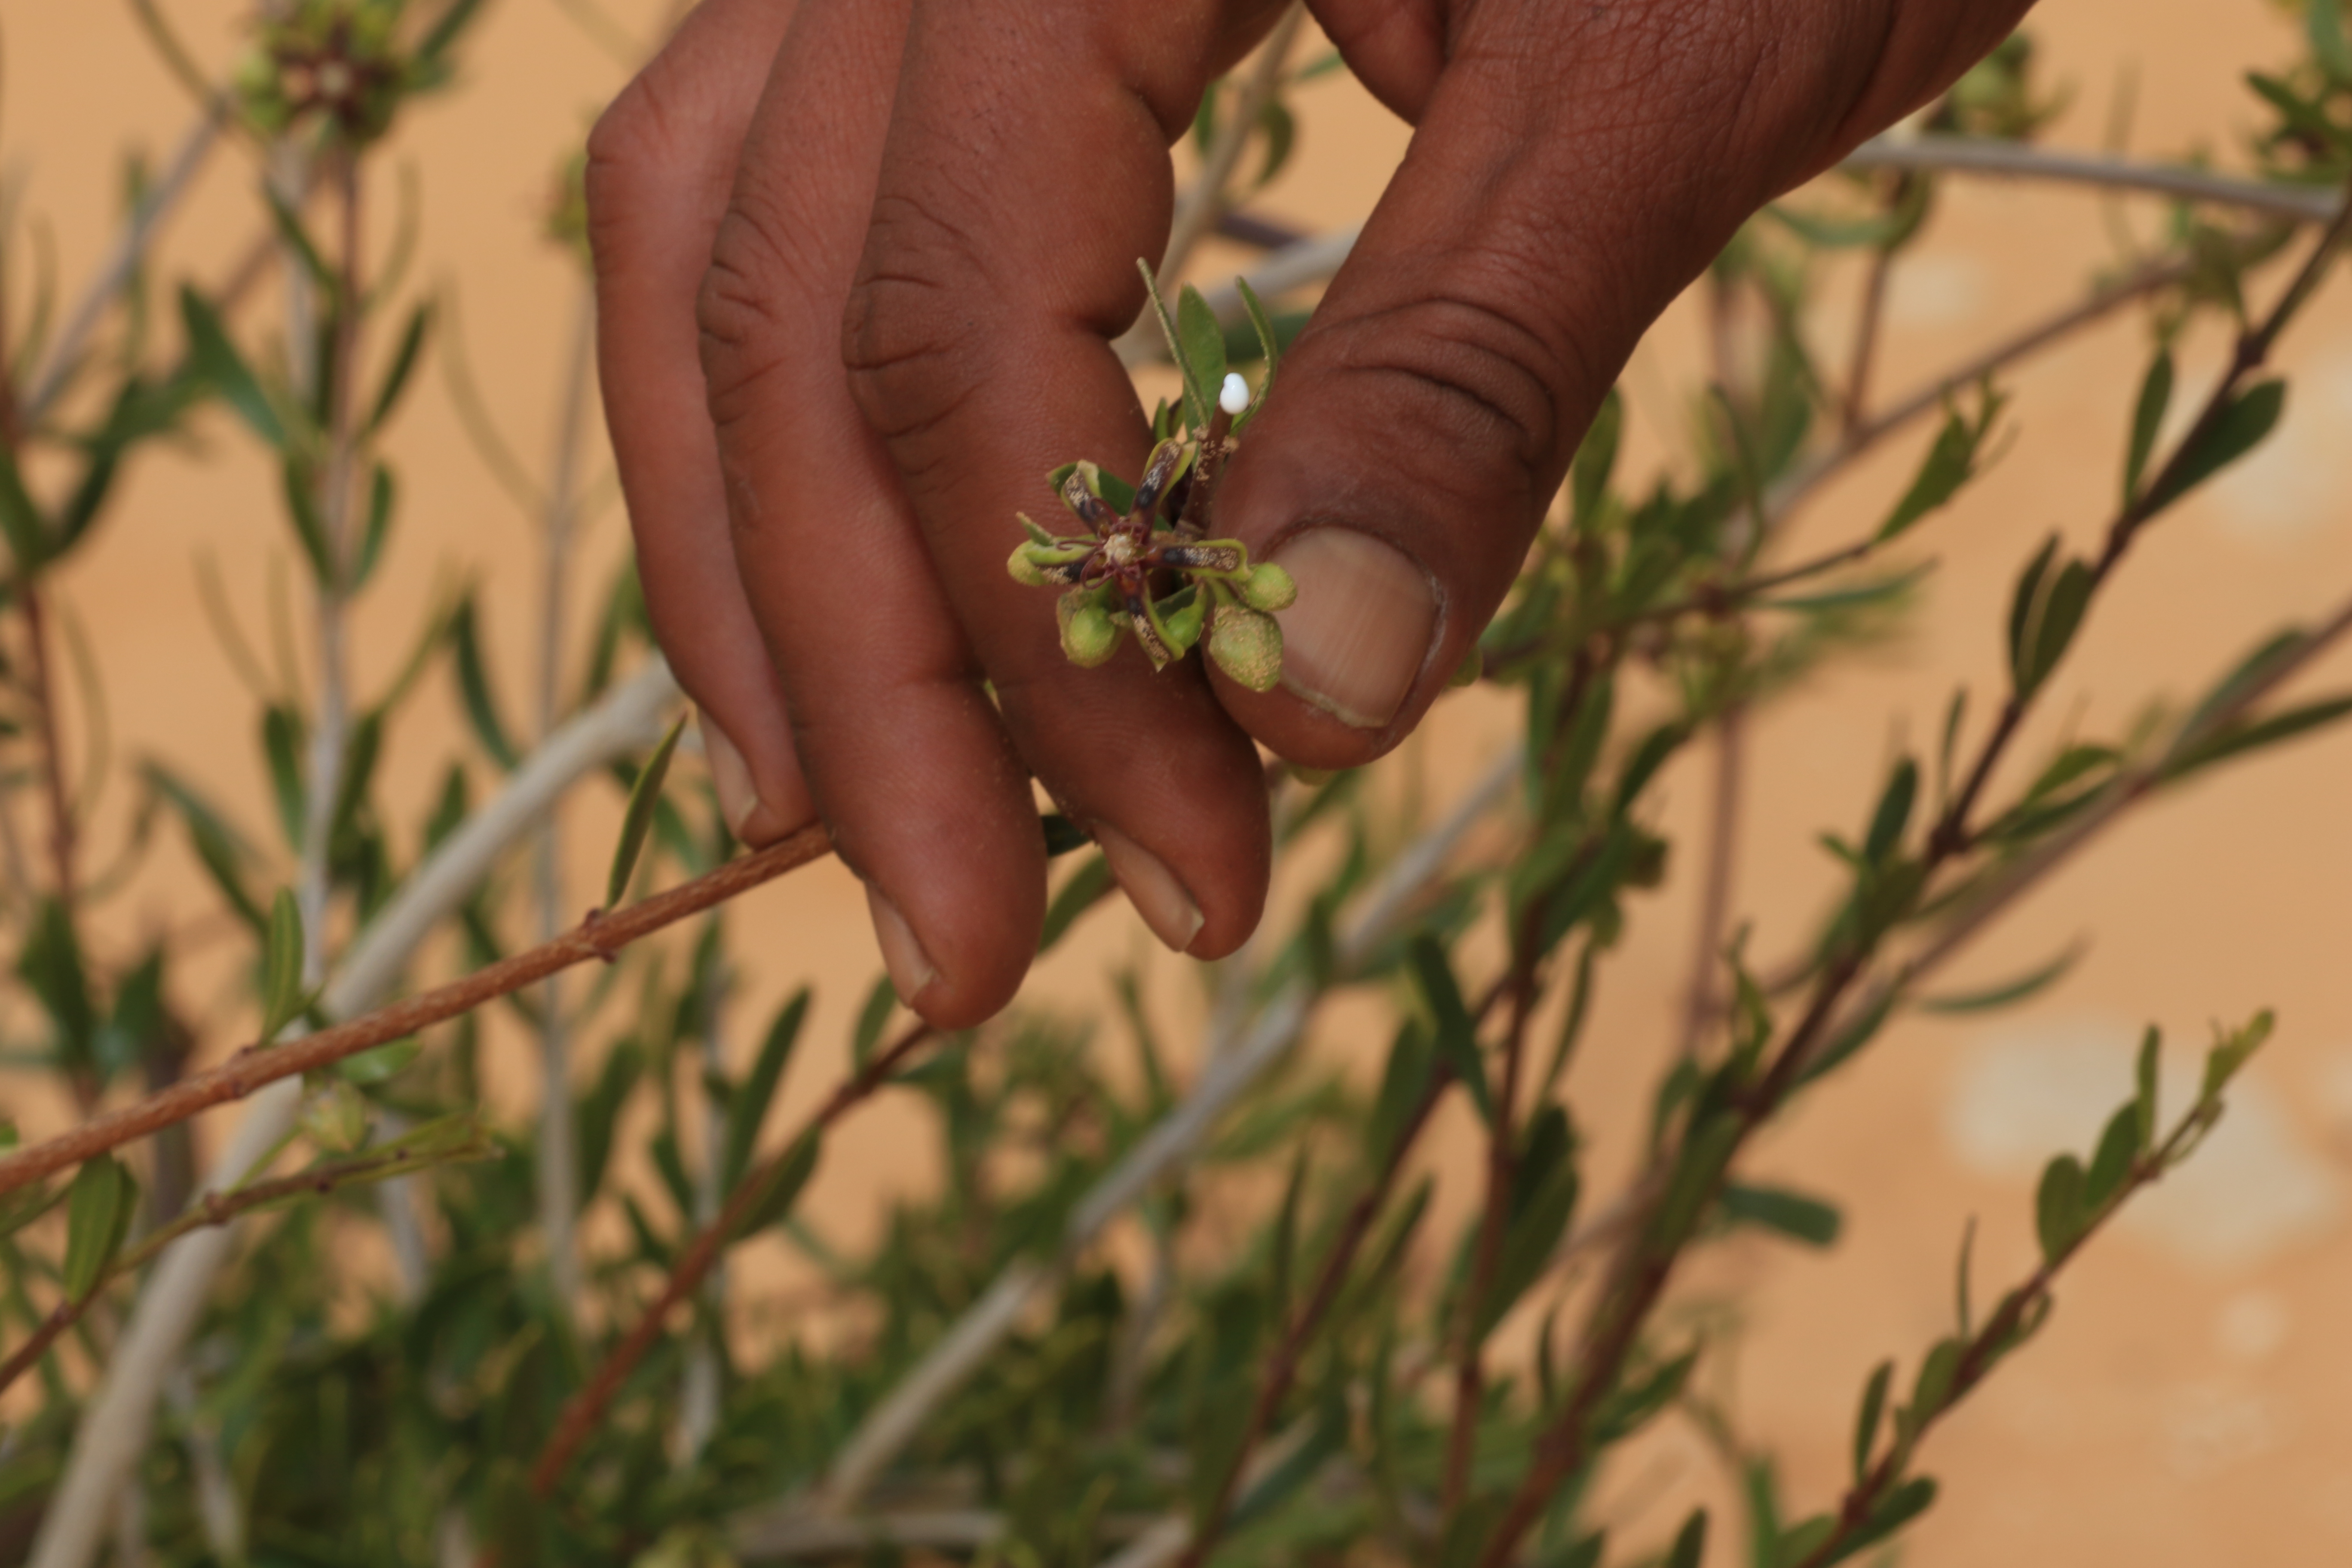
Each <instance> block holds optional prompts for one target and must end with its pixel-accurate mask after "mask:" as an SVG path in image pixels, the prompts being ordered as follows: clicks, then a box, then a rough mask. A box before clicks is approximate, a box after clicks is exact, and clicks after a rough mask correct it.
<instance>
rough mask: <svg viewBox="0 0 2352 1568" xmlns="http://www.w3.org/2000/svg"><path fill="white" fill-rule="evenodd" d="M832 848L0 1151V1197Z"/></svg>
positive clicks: (637, 913) (604, 956)
mask: <svg viewBox="0 0 2352 1568" xmlns="http://www.w3.org/2000/svg"><path fill="white" fill-rule="evenodd" d="M831 851H832V844H831V843H830V841H829V840H828V839H827V838H826V837H825V834H824V828H823V827H821V826H811V827H804V828H803V829H801V830H800V831H799V832H798V833H795V834H793V836H792V837H789V838H786V839H784V840H782V842H780V843H776V844H772V845H771V846H769V847H767V848H765V849H761V850H759V851H757V852H756V853H753V854H751V855H746V856H743V857H742V858H740V859H735V860H730V861H729V862H728V863H727V864H726V865H724V866H721V867H719V868H718V869H716V870H714V871H708V872H705V873H704V874H703V875H701V876H699V877H697V878H696V879H694V880H692V881H690V882H688V883H685V884H683V885H681V886H679V887H676V888H672V889H669V890H668V891H667V892H662V893H656V894H655V895H654V896H653V897H651V898H649V899H644V900H639V901H638V902H636V903H634V904H631V905H629V906H628V907H627V908H625V909H622V910H614V911H613V912H611V913H609V914H606V913H601V912H600V913H594V914H592V915H590V916H589V918H588V919H586V920H585V921H582V922H581V923H580V924H579V925H577V926H574V927H573V928H572V930H571V931H567V932H566V933H565V934H563V935H562V936H561V937H558V938H557V939H556V940H555V941H553V942H546V943H543V944H541V946H538V947H535V948H532V949H531V950H530V951H529V952H519V953H516V954H515V955H513V956H512V957H510V958H505V959H501V960H499V962H498V963H493V964H491V965H490V966H489V967H488V968H486V969H480V970H477V971H475V972H474V973H471V974H468V975H467V976H466V977H465V978H464V979H462V980H456V981H452V982H451V983H450V984H446V985H443V986H440V987H438V988H437V989H436V990H432V991H428V992H426V993H425V994H424V995H422V996H415V997H411V998H410V999H409V1000H407V1001H405V1002H396V1003H394V1004H393V1005H391V1006H388V1007H380V1008H377V1009H376V1010H375V1011H373V1012H371V1013H367V1014H363V1015H362V1016H360V1017H357V1018H353V1019H352V1020H351V1021H350V1022H349V1023H345V1024H338V1025H336V1026H334V1027H332V1028H328V1029H321V1030H320V1031H319V1032H318V1033H316V1034H313V1035H306V1036H304V1037H302V1038H301V1039H299V1040H292V1041H289V1042H288V1043H287V1044H285V1045H282V1046H268V1047H263V1046H248V1047H246V1048H245V1049H244V1050H241V1051H239V1052H238V1053H237V1054H236V1056H234V1057H231V1058H229V1059H228V1060H227V1061H225V1062H223V1063H221V1064H220V1065H219V1066H218V1067H215V1068H209V1069H207V1070H206V1071H204V1072H200V1073H195V1074H192V1075H191V1076H189V1077H187V1078H184V1079H181V1080H180V1081H179V1082H177V1083H175V1084H173V1086H172V1087H171V1088H169V1089H165V1090H164V1091H163V1092H162V1093H160V1094H155V1095H151V1096H149V1097H148V1098H147V1099H145V1100H141V1101H139V1102H138V1103H137V1104H135V1105H127V1106H124V1107H123V1108H121V1110H111V1111H109V1112H107V1113H106V1114H105V1115H103V1116H97V1117H93V1118H91V1119H90V1120H89V1121H85V1122H83V1123H82V1124H81V1125H80V1126H79V1127H77V1128H75V1129H74V1130H73V1131H70V1132H66V1133H62V1134H60V1135H59V1136H58V1137H55V1138H52V1139H49V1140H48V1141H47V1142H41V1143H36V1144H33V1145H31V1146H30V1147H27V1148H24V1149H19V1150H17V1151H16V1152H13V1153H9V1154H5V1155H0V1194H5V1193H10V1192H14V1191H15V1190H16V1188H18V1187H21V1186H23V1185H25V1184H26V1183H28V1182H37V1181H38V1180H40V1179H41V1178H42V1177H44V1176H47V1175H49V1174H51V1173H55V1172H58V1171H61V1170H63V1169H65V1168H66V1167H67V1166H68V1165H75V1164H79V1163H81V1162H82V1161H84V1160H87V1159H89V1158H90V1157H91V1156H93V1155H97V1154H102V1153H104V1152H106V1151H108V1150H109V1149H112V1148H115V1147H117V1146H118V1145H121V1144H123V1143H128V1142H131V1140H133V1139H136V1138H143V1137H146V1136H147V1135H148V1134H150V1133H152V1132H154V1131H158V1130H159V1129H161V1128H164V1127H169V1126H172V1125H173V1124H174V1123H176V1122H181V1121H186V1120H188V1118H190V1117H192V1116H194V1115H195V1114H196V1113H197V1112H199V1111H202V1110H209V1109H210V1108H211V1107H213V1106H215V1105H220V1104H224V1103H226V1102H227V1101H229V1100H242V1099H243V1098H245V1097H246V1096H247V1095H248V1094H251V1093H252V1092H253V1091H254V1090H255V1089H259V1088H260V1087H261V1086H262V1085H264V1084H267V1083H274V1082H276V1081H277V1080H278V1079H283V1078H291V1077H293V1076H294V1075H296V1074H297V1073H304V1072H309V1071H310V1070H311V1069H312V1068H322V1067H330V1066H332V1065H333V1064H334V1063H336V1062H339V1061H341V1060H342V1059H344V1058H346V1057H353V1056H357V1055H358V1054H359V1053H360V1052H362V1051H368V1050H373V1049H374V1048H375V1047H378V1046H382V1045H386V1044H389V1043H390V1042H392V1041H394V1040H398V1039H404V1038H405V1037H408V1036H410V1035H413V1034H415V1033H416V1032H417V1031H418V1030H420V1029H425V1028H429V1027H431V1026H433V1025H435V1024H439V1023H445V1022H446V1021H447V1020H449V1019H451V1018H455V1017H457V1016H460V1015H462V1014H466V1013H470V1012H472V1011H473V1010H474V1009H475V1008H477V1007H479V1006H481V1005H483V1004H484V1003H487V1002H494V1001H496V1000H498V998H499V997H501V996H505V995H508V994H511V993H513V992H516V991H520V990H522V989H523V988H524V987H525V986H529V985H533V984H537V983H538V982H540V981H541V980H544V979H546V978H547V976H549V975H551V974H553V973H556V972H557V971H558V970H562V969H569V968H571V967H572V965H574V964H579V963H587V962H589V961H590V960H591V959H598V960H604V961H610V960H611V959H612V958H613V956H614V954H616V953H618V952H620V951H621V949H623V948H625V947H626V946H628V945H629V944H630V943H631V942H636V941H639V940H640V939H642V938H644V937H646V936H650V935H652V934H653V933H654V932H655V931H660V930H662V929H663V928H664V927H666V926H670V925H674V924H676V923H677V921H682V920H684V919H686V918H687V917H688V916H689V915H695V914H699V913H700V912H701V911H703V910H707V909H709V908H711V907H713V906H714V905H718V904H721V903H724V902H726V901H727V900H730V899H732V898H735V897H737V896H738V895H740V894H742V893H745V892H748V891H750V890H751V889H753V888H756V887H758V886H760V885H761V883H763V882H769V881H772V880H774V879H776V878H778V877H781V876H782V875H783V874H784V873H786V872H787V871H793V870H797V869H798V868H801V867H803V866H805V865H807V864H808V863H809V862H810V861H812V860H815V859H819V858H823V857H824V856H825V855H827V854H829V853H830V852H831Z"/></svg>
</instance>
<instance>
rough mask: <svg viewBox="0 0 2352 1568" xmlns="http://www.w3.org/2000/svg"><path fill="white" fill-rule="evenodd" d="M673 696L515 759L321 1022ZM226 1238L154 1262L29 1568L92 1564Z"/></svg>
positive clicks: (251, 1136)
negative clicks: (501, 786) (497, 788)
mask: <svg viewBox="0 0 2352 1568" xmlns="http://www.w3.org/2000/svg"><path fill="white" fill-rule="evenodd" d="M677 696H678V689H677V681H676V679H673V678H672V677H671V675H670V672H669V667H668V666H667V664H665V663H663V662H662V660H661V659H660V658H653V659H650V660H648V661H647V662H646V666H645V667H644V668H642V669H640V670H639V671H638V672H637V673H636V674H635V675H634V676H632V677H630V678H629V679H627V680H626V681H625V682H623V683H621V684H620V685H618V686H616V687H614V689H612V690H610V691H608V692H606V693H605V695H604V698H603V699H601V700H599V701H598V702H597V703H596V704H595V706H594V707H593V708H591V709H589V710H586V711H585V712H583V713H582V714H581V715H580V716H579V717H578V718H576V719H574V720H573V721H571V722H570V723H568V724H566V725H565V726H564V727H563V728H562V730H561V731H558V732H557V733H556V734H555V735H554V736H553V737H551V739H550V740H549V742H548V743H547V744H545V745H543V746H541V747H540V748H539V749H538V750H537V751H536V752H533V753H532V754H531V755H530V757H528V758H526V759H525V760H524V762H523V764H522V766H521V767H520V768H518V769H517V770H515V773H514V774H513V775H512V776H511V777H510V778H509V780H508V782H507V784H506V787H505V788H504V789H502V790H501V791H499V794H498V795H494V796H492V797H491V798H490V799H489V800H488V801H487V802H485V803H484V804H483V805H482V807H481V809H480V810H478V811H477V812H475V813H474V814H473V816H469V817H468V818H467V819H466V821H465V823H464V824H463V825H462V826H459V827H458V828H457V831H456V832H454V833H452V834H451V835H450V836H449V837H447V838H446V839H444V840H443V841H442V843H441V845H440V847H438V848H437V849H436V850H435V851H434V852H433V854H432V855H431V856H430V857H429V858H427V859H426V860H425V863H424V864H423V865H422V866H420V867H418V868H416V870H415V872H414V873H412V874H411V875H410V876H409V878H408V879H406V880H405V881H404V882H403V883H402V884H401V886H400V888H399V889H398V890H397V891H396V892H394V894H393V896H392V898H391V899H390V900H389V901H387V902H386V903H385V905H384V906H383V909H382V910H379V911H378V912H377V914H376V917H375V919H373V921H369V923H368V925H367V927H366V929H364V930H363V931H361V932H360V934H359V937H358V940H356V941H355V942H352V945H351V947H350V948H349V949H348V950H347V951H346V952H344V954H343V957H342V962H341V969H340V972H339V973H337V975H336V976H335V978H334V979H333V980H331V981H330V982H329V983H328V985H327V989H326V992H325V994H323V995H322V996H321V997H320V1008H321V1010H323V1011H324V1012H325V1014H326V1015H327V1016H329V1017H331V1018H348V1017H351V1016H355V1015H357V1014H359V1013H362V1012H364V1011H366V1010H367V1009H368V1008H370V1007H372V1006H373V1005H375V1004H376V1003H377V1002H378V1001H379V1000H380V999H381V998H382V997H383V995H384V994H386V993H387V992H389V991H391V990H392V989H393V987H394V986H395V985H396V984H399V981H400V977H401V975H402V973H403V972H404V970H405V969H406V968H407V965H408V962H409V959H410V958H411V956H412V955H414V953H415V951H416V949H417V947H418V946H419V945H420V944H421V943H422V942H424V941H425V938H426V937H427V936H428V935H430V934H431V933H432V931H434V930H435V929H436V927H437V926H438V925H439V924H440V922H441V921H442V920H443V919H444V918H446V916H447V915H448V914H449V913H450V912H451V911H452V910H456V909H457V907H458V906H459V905H461V904H462V903H464V901H465V900H466V899H467V897H468V896H469V895H470V894H471V893H472V891H473V889H475V888H476V887H477V886H478V884H479V883H480V881H481V879H483V878H484V877H485V876H487V875H488V873H489V870H490V868H491V867H492V865H493V864H495V863H496V861H497V860H498V859H499V857H500V856H501V855H503V854H504V853H505V852H506V850H507V849H508V848H509V847H511V846H512V845H513V844H514V843H515V842H516V841H517V840H519V839H520V838H521V837H523V836H524V834H525V833H527V832H528V831H529V829H530V826H531V824H532V823H533V822H534V821H536V820H537V817H538V816H539V814H540V813H541V811H543V810H545V809H546V807H547V805H548V803H549V802H550V801H551V800H552V799H554V798H555V797H556V796H557V795H561V794H562V792H563V791H564V790H566V789H568V788H570V787H571V786H572V784H574V783H575V782H577V781H578V780H579V779H580V778H582V777H583V776H584V775H585V774H587V773H592V772H593V771H595V770H596V769H598V768H601V767H602V766H604V763H607V762H609V761H611V760H612V759H613V758H614V757H616V756H622V755H625V754H627V753H628V752H635V751H642V750H643V749H644V748H645V747H646V746H648V745H650V744H652V743H653V741H654V738H655V736H656V734H657V733H658V732H659V730H660V719H661V715H662V714H663V712H664V711H665V710H667V709H668V707H669V706H670V705H671V704H672V703H674V702H675V701H676V700H677ZM300 1100H301V1090H300V1086H299V1084H298V1083H296V1082H293V1081H290V1080H281V1081H279V1082H278V1083H275V1084H272V1085H271V1086H269V1087H268V1089H264V1090H262V1092H261V1093H260V1094H259V1095H257V1096H256V1097H255V1099H254V1100H253V1101H252V1103H251V1104H250V1105H249V1106H248V1107H247V1110H246V1113H245V1116H244V1118H243V1119H242V1120H241V1121H239V1122H238V1124H237V1126H236V1131H235V1132H234V1133H233V1134H232V1135H231V1137H230V1139H229V1141H228V1145H227V1147H226V1149H224V1150H223V1151H222V1152H221V1153H220V1154H219V1156H218V1157H217V1158H216V1160H215V1163H214V1167H213V1171H212V1173H211V1184H213V1185H215V1186H221V1185H228V1184H235V1183H236V1182H238V1181H241V1180H242V1179H243V1178H244V1177H245V1175H246V1173H247V1172H249V1171H250V1170H252V1169H253V1167H254V1166H255V1164H256V1163H257V1162H259V1161H260V1160H261V1159H262V1157H263V1156H264V1155H265V1154H267V1153H268V1152H269V1151H270V1150H272V1149H274V1148H276V1147H278V1144H279V1143H280V1142H282V1140H283V1139H284V1137H285V1135H286V1132H287V1131H288V1130H289V1128H291V1127H292V1126H293V1124H294V1115H295V1111H296V1110H297V1108H298V1107H299V1103H300ZM231 1239H232V1228H231V1227H222V1228H219V1229H214V1230H206V1231H203V1232H199V1233H197V1234H196V1235H194V1236H188V1237H182V1238H181V1239H180V1240H179V1242H178V1243H176V1244H175V1245H174V1246H173V1247H171V1248H170V1249H169V1250H167V1251H166V1252H165V1253H164V1254H163V1257H162V1258H159V1259H157V1261H156V1264H155V1268H154V1271H153V1273H152V1275H151V1276H150V1277H149V1278H148V1279H147V1281H146V1282H145V1284H144V1286H143V1287H142V1289H141V1291H140V1293H139V1300H138V1302H137V1304H136V1305H135V1306H134V1308H133V1309H132V1311H131V1319H130V1321H129V1323H128V1324H127V1325H126V1326H125V1328H124V1330H123V1331H122V1332H121V1334H120V1335H119V1336H118V1337H117V1338H116V1340H115V1342H114V1345H113V1347H112V1351H111V1353H110V1358H109V1360H108V1361H107V1363H106V1366H105V1370H104V1373H103V1376H102V1378H101V1380H100V1384H99V1387H98V1388H97V1389H96V1390H95V1391H94V1392H93V1394H91V1396H90V1399H89V1403H88V1405H85V1407H84V1411H83V1415H82V1420H81V1424H80V1426H79V1427H77V1428H76V1430H75V1432H74V1438H73V1445H72V1449H71V1452H70V1453H69V1454H68V1458H67V1460H66V1465H65V1468H64V1470H63V1472H62V1474H61V1475H60V1476H59V1478H58V1484H57V1486H56V1488H55V1489H53V1490H52V1491H51V1493H50V1500H49V1506H48V1509H47V1512H46V1513H45V1514H44V1515H43V1516H42V1521H41V1530H40V1534H39V1536H38V1537H37V1539H36V1540H35V1542H34V1545H33V1555H32V1558H31V1561H30V1563H29V1565H28V1568H86V1565H87V1564H88V1563H89V1562H90V1560H91V1558H92V1556H93V1555H94V1554H95V1553H96V1552H97V1551H98V1548H99V1543H100V1541H102V1540H103V1539H104V1536H105V1532H106V1530H107V1526H108V1522H109V1520H110V1517H111V1513H112V1510H113V1507H114V1500H115V1499H116V1497H117V1496H118V1495H120V1493H121V1488H122V1484H123V1481H124V1480H125V1479H126V1478H127V1477H128V1476H129V1475H130V1473H131V1467H132V1466H133V1465H134V1464H136V1463H137V1461H138V1458H139V1456H140V1455H141V1454H142V1452H144V1451H145V1448H146V1444H147V1434H148V1429H149V1424H150V1422H151V1421H152V1417H153V1414H154V1407H155V1400H156V1396H157V1394H158V1393H159V1391H160V1390H161V1389H162V1387H163V1382H164V1379H165V1378H166V1377H167V1376H168V1375H169V1374H170V1373H171V1371H172V1368H173V1365H174V1364H176V1363H177V1360H178V1357H179V1354H180V1349H181V1347H182V1346H183V1345H184V1344H185V1343H186V1342H187V1339H188V1336H189V1334H190V1333H192V1332H194V1329H195V1323H196V1318H197V1315H198V1314H199V1313H200V1312H201V1311H202V1310H203V1309H204V1305H205V1300H207V1298H208V1297H209V1295H210V1292H211V1289H212V1281H213V1279H214V1277H215V1275H216V1274H217V1273H218V1272H219V1271H220V1268H221V1267H222V1265H223V1264H224V1263H225V1262H226V1258H227V1257H228V1249H229V1244H230V1241H231Z"/></svg>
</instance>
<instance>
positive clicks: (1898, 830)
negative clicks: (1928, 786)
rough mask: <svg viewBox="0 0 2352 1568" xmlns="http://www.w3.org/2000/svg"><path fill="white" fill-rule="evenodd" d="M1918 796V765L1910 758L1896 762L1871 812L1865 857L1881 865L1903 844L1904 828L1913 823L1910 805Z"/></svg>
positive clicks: (1864, 842) (1865, 843) (1863, 852)
mask: <svg viewBox="0 0 2352 1568" xmlns="http://www.w3.org/2000/svg"><path fill="white" fill-rule="evenodd" d="M1918 795H1919V764H1918V763H1916V762H1914V761H1912V760H1911V759H1910V758H1909V757H1906V758H1904V759H1903V760H1902V761H1901V762H1899V763H1896V764H1895V772H1894V773H1893V774H1892V775H1890V776H1889V777H1888V779H1887V781H1886V787H1885V789H1884V790H1882V791H1881V792H1880V793H1879V796H1878V808H1877V809H1876V810H1875V811H1874V812H1872V813H1871V816H1870V832H1869V834H1868V835H1867V836H1866V837H1864V840H1863V845H1862V854H1863V858H1864V859H1865V860H1868V861H1869V862H1870V863H1871V864H1873V865H1878V864H1880V863H1882V862H1883V861H1885V858H1887V857H1888V856H1890V855H1892V854H1894V853H1895V850H1896V849H1897V848H1899V847H1901V846H1902V843H1903V833H1904V830H1905V829H1906V828H1907V827H1909V826H1911V806H1912V804H1913V802H1915V801H1916V800H1917V798H1918Z"/></svg>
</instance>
